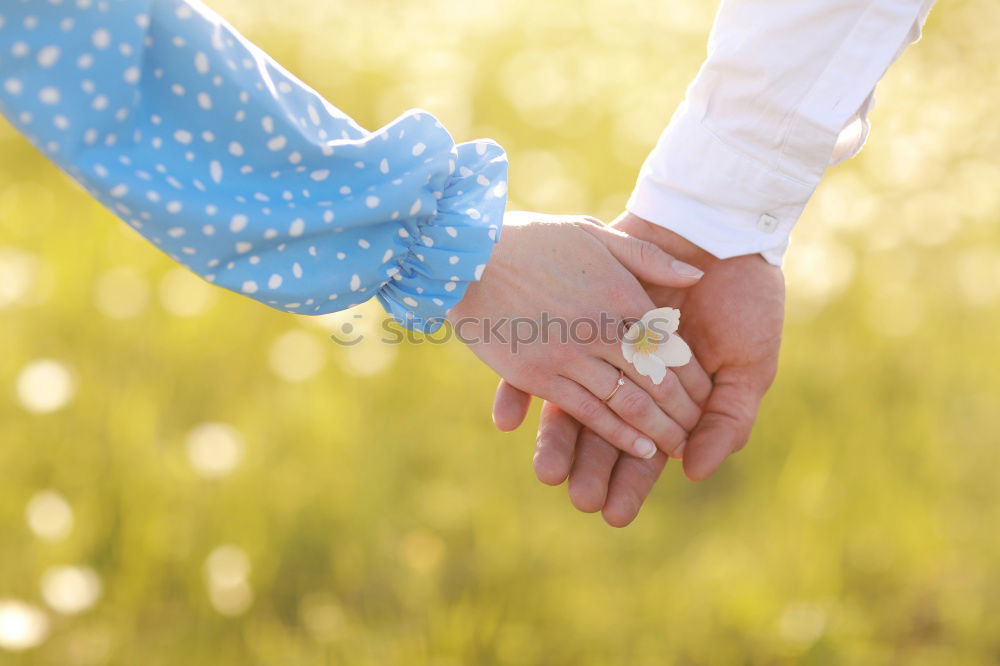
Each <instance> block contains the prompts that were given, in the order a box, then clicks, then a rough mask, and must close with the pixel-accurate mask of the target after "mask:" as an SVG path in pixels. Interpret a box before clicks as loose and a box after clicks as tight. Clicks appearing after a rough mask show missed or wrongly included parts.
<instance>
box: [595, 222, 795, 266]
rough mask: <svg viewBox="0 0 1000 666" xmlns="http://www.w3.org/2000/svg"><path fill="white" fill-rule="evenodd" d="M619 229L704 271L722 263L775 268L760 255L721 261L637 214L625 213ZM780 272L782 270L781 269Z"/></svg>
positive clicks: (676, 234) (740, 256)
mask: <svg viewBox="0 0 1000 666" xmlns="http://www.w3.org/2000/svg"><path fill="white" fill-rule="evenodd" d="M612 224H613V225H614V226H615V227H616V228H617V229H620V230H621V231H624V232H625V233H627V234H629V235H630V236H635V237H636V238H641V239H642V240H646V241H649V242H651V243H654V244H656V245H657V246H659V247H660V248H661V249H662V250H663V251H665V252H667V253H668V254H670V255H672V256H673V257H675V258H677V259H680V260H681V261H683V262H685V263H688V264H692V265H694V266H697V267H698V268H700V269H702V270H707V269H709V268H711V267H712V266H715V265H717V264H719V263H722V262H735V261H740V262H746V261H750V262H754V263H756V262H761V263H763V264H767V265H768V266H771V267H772V268H773V267H774V266H773V265H772V264H770V263H769V262H768V261H767V260H766V259H764V257H762V256H761V255H760V254H757V253H753V254H746V255H739V256H735V257H730V258H727V259H720V258H719V257H717V256H715V255H714V254H712V253H711V252H709V251H708V250H706V249H704V248H702V247H700V246H698V245H695V244H694V243H692V242H691V241H689V240H688V239H687V238H684V237H683V236H681V235H680V234H678V233H677V232H675V231H671V230H670V229H667V228H666V227H663V226H661V225H659V224H656V223H655V222H650V221H649V220H646V219H644V218H641V217H639V216H638V215H636V214H635V213H630V212H628V211H625V212H624V213H622V214H621V215H620V216H619V217H618V218H617V219H616V220H615V221H614V222H613V223H612ZM779 271H780V269H779Z"/></svg>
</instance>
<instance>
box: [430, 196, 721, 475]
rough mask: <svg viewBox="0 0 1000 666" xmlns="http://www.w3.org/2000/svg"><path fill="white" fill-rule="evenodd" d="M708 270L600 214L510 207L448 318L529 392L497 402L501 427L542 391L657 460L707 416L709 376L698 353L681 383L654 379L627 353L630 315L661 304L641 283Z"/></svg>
mask: <svg viewBox="0 0 1000 666" xmlns="http://www.w3.org/2000/svg"><path fill="white" fill-rule="evenodd" d="M637 278H638V279H637ZM699 278H700V271H698V270H697V269H695V268H693V267H692V266H690V265H688V264H685V263H682V262H679V261H677V260H675V259H674V258H673V257H671V256H670V255H668V254H667V253H665V252H664V251H662V250H661V249H659V248H658V247H656V246H655V245H653V244H652V243H648V242H646V241H643V240H640V239H637V238H632V237H630V236H627V235H626V234H624V233H622V232H620V231H616V230H613V229H609V228H607V227H605V226H604V225H602V224H599V223H597V222H596V221H594V220H591V219H587V218H579V217H573V218H569V217H554V216H542V215H535V214H526V213H519V214H512V215H508V216H507V218H506V220H505V224H504V229H503V235H502V237H501V239H500V242H499V244H498V245H497V247H496V249H495V250H494V253H493V256H492V258H491V259H490V262H489V264H488V265H487V267H486V270H485V272H484V274H483V276H482V279H481V280H480V281H478V282H475V283H472V284H471V285H470V286H469V290H468V292H467V294H466V296H465V297H464V298H463V300H462V301H461V302H460V303H459V304H458V306H456V307H455V308H453V309H452V311H451V313H450V314H449V316H448V319H449V321H451V323H452V325H453V326H454V327H455V330H456V333H457V334H458V336H459V337H461V338H462V339H463V340H465V341H467V342H468V343H469V345H470V347H471V348H472V350H473V351H474V352H475V353H476V355H478V356H479V358H480V359H481V360H483V361H484V362H485V363H487V364H488V365H489V366H490V367H492V368H493V369H494V370H496V371H497V372H498V373H499V374H500V375H501V376H502V377H504V378H505V379H506V380H507V381H508V382H509V384H510V386H512V387H516V388H517V389H520V392H515V393H513V394H512V397H511V399H509V400H500V401H499V402H498V407H497V409H496V410H495V412H494V420H495V421H496V422H497V425H498V426H499V427H500V428H501V429H511V428H513V427H516V426H517V425H518V424H519V423H520V422H521V420H523V418H524V412H525V411H526V410H527V405H528V402H529V401H530V395H529V394H533V395H538V396H540V397H542V398H544V399H546V400H548V401H550V402H552V403H554V404H556V405H559V406H560V407H561V408H562V409H564V410H565V412H566V413H567V414H569V415H571V416H572V417H573V418H575V419H577V420H578V421H579V422H581V423H583V424H585V425H586V426H587V427H589V428H591V429H592V430H593V431H594V432H595V433H598V434H599V435H600V436H601V438H602V439H603V440H604V441H606V442H608V445H609V446H613V447H615V448H616V449H618V450H621V451H623V452H625V453H627V454H629V455H631V456H635V457H638V458H651V457H653V456H654V455H655V454H656V453H657V451H658V450H660V451H664V452H667V453H671V452H674V451H676V450H677V449H679V448H680V447H681V446H682V445H683V443H684V442H685V441H686V440H687V433H688V431H689V430H690V429H691V428H692V427H693V426H694V425H695V423H697V421H698V418H699V417H700V415H701V410H700V408H699V407H698V404H697V400H696V399H694V398H692V396H702V397H704V395H706V394H707V392H708V388H709V386H710V381H709V378H708V375H707V374H706V373H705V372H704V371H703V370H701V368H700V366H698V364H697V363H696V362H693V361H692V363H690V364H688V366H686V367H685V368H682V369H680V370H681V372H680V373H678V374H677V375H676V376H675V377H678V378H679V380H678V381H671V382H663V383H661V384H659V385H654V384H653V383H652V382H651V381H650V380H649V378H648V377H644V376H642V375H640V374H639V373H638V372H636V370H635V368H634V367H633V366H632V365H631V364H629V363H627V362H626V361H625V359H624V358H623V356H622V351H621V337H620V336H621V334H622V333H623V332H624V329H625V325H624V322H625V321H626V320H638V319H639V318H640V317H641V316H642V315H643V314H644V313H646V312H647V311H649V310H651V309H653V307H654V306H653V302H652V301H651V300H650V298H649V296H647V294H646V292H645V291H644V290H643V288H642V285H640V283H639V281H638V280H642V281H643V282H645V283H647V284H650V285H657V286H660V287H665V288H671V289H684V288H688V287H691V286H692V285H694V284H697V282H698V280H699ZM532 323H534V324H535V328H534V330H531V324H532ZM526 333H527V335H526ZM515 341H516V344H518V345H519V347H518V348H517V349H516V350H515V349H514V348H513V345H514V343H515ZM620 378H623V379H624V380H625V381H624V383H623V384H621V385H619V384H618V382H619V379H620Z"/></svg>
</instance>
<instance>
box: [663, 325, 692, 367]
mask: <svg viewBox="0 0 1000 666" xmlns="http://www.w3.org/2000/svg"><path fill="white" fill-rule="evenodd" d="M655 354H656V357H657V358H659V359H660V360H661V361H663V363H664V365H666V366H667V367H669V368H676V367H678V366H681V365H687V364H688V363H689V362H690V361H691V348H690V347H688V344H687V343H686V342H684V340H682V339H681V336H679V335H677V334H676V333H674V334H673V335H671V336H670V338H669V339H668V340H667V341H666V342H665V343H664V344H662V345H660V346H659V347H658V348H657V349H656V352H655Z"/></svg>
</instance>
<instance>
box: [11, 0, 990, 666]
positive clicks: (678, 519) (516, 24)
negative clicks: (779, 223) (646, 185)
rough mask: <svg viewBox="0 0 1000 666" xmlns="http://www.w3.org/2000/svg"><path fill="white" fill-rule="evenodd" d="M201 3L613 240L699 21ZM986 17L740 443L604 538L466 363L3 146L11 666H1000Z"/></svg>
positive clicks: (353, 110)
mask: <svg viewBox="0 0 1000 666" xmlns="http://www.w3.org/2000/svg"><path fill="white" fill-rule="evenodd" d="M210 4H211V5H212V6H213V7H214V8H215V9H217V10H218V11H220V12H221V13H222V14H223V15H224V16H226V17H227V18H228V19H229V20H230V21H231V22H233V23H234V24H235V25H236V26H237V27H238V28H240V29H241V30H243V31H244V32H245V33H246V34H247V35H248V36H249V37H250V38H251V39H253V40H255V41H256V42H257V43H258V44H259V45H260V46H262V47H263V48H264V49H265V50H267V51H269V52H270V53H272V54H273V55H274V56H275V57H276V58H277V59H278V60H279V61H280V62H282V63H283V64H285V65H286V66H287V67H288V68H289V69H291V70H292V71H293V72H295V73H296V74H297V75H299V76H300V77H301V78H303V79H304V80H305V81H306V82H307V83H309V84H310V85H312V86H313V87H315V88H316V89H318V90H319V91H320V92H321V93H323V94H324V95H326V96H327V97H328V98H329V99H331V100H332V101H333V102H334V103H335V104H336V105H338V106H340V107H341V108H342V109H344V110H345V111H347V112H348V113H350V114H351V115H353V116H354V117H355V118H357V119H358V120H359V121H360V122H361V123H362V124H363V125H365V126H367V127H369V128H374V127H376V126H379V125H381V124H384V123H386V122H388V121H390V120H391V119H393V118H394V117H395V116H396V115H398V114H399V113H400V112H401V111H402V110H404V109H405V108H408V107H413V106H422V107H425V108H427V109H430V110H431V111H433V112H434V113H435V114H437V115H438V116H439V117H440V118H441V119H442V120H443V121H444V122H445V124H446V125H447V126H448V127H449V128H450V130H451V131H452V132H453V134H454V135H455V136H456V138H457V139H460V140H465V139H471V138H475V137H480V136H490V137H493V138H495V139H497V140H498V141H499V142H500V143H501V144H503V145H504V146H505V147H506V148H507V149H508V150H509V152H510V156H511V177H512V180H511V196H512V206H514V207H523V208H529V209H536V210H540V211H545V212H587V213H591V214H595V215H598V216H601V217H604V218H606V219H610V218H612V217H614V216H615V215H616V214H617V213H618V212H619V211H620V210H621V208H622V207H623V205H624V203H625V200H626V198H627V195H628V193H629V190H630V188H631V186H632V183H633V180H634V178H635V175H636V173H637V171H638V167H639V165H640V163H641V161H642V159H643V158H644V156H645V155H646V153H647V151H648V150H649V149H650V148H651V146H652V145H653V143H654V142H655V140H656V137H657V135H658V133H659V131H660V130H661V129H662V127H663V126H664V124H665V123H666V121H667V120H668V118H669V116H670V114H671V113H672V111H673V109H674V107H675V106H676V104H677V103H678V102H679V101H680V99H681V97H682V94H683V91H684V87H685V86H686V85H687V83H688V82H689V81H690V79H691V78H692V76H693V75H694V73H695V71H696V70H697V67H698V65H699V64H700V62H701V59H702V55H703V53H704V48H705V41H706V36H707V31H708V29H709V27H710V25H711V21H712V16H713V12H714V3H705V2H697V1H695V0H686V1H676V2H663V1H659V0H546V1H544V2H537V1H533V0H504V1H503V2H486V1H484V0H420V1H412V2H408V1H403V0H391V1H390V0H336V1H333V0H324V1H320V0H283V1H282V2H280V3H271V2H264V1H263V0H252V1H251V0H213V1H212V2H210ZM998 26H1000V6H998V5H997V4H996V2H994V1H993V0H952V1H951V2H942V3H940V6H939V7H938V8H937V9H936V11H935V12H934V13H932V15H931V19H930V21H929V23H928V26H927V30H926V33H925V38H924V40H923V42H921V43H920V44H918V45H916V46H915V47H913V48H911V49H910V50H909V51H908V52H907V53H906V55H905V56H904V58H903V60H902V61H901V62H900V63H899V64H898V65H897V66H896V67H895V68H894V69H893V70H892V71H891V73H890V75H889V77H888V78H887V79H886V80H885V81H884V83H883V85H882V86H881V87H880V89H879V101H878V105H877V108H876V110H875V112H874V114H873V123H874V131H873V134H872V138H871V140H870V141H869V144H868V146H867V148H866V149H865V151H864V152H863V153H862V154H861V156H860V157H858V158H856V159H854V160H852V161H850V162H848V163H846V164H845V165H842V166H840V167H837V168H836V169H834V170H832V171H831V172H830V174H829V176H828V178H827V179H826V181H825V182H824V184H823V185H822V186H821V188H820V190H819V192H818V193H817V195H816V197H815V199H814V200H813V202H812V203H811V205H810V206H809V208H808V211H807V213H806V215H805V217H804V219H803V220H802V222H801V224H800V226H799V229H798V231H797V232H796V235H795V238H794V243H793V247H792V249H791V252H790V258H789V261H788V265H787V276H788V282H789V293H790V300H789V306H788V314H789V321H788V326H787V331H786V338H785V340H786V341H785V346H784V352H783V359H782V367H781V372H780V374H779V378H778V382H777V384H776V385H775V387H774V389H773V390H772V391H771V393H770V395H769V397H768V399H767V400H766V402H765V405H764V408H763V410H762V412H761V415H760V419H759V425H758V427H757V430H756V433H755V435H754V438H753V441H752V442H751V444H750V446H749V447H748V448H747V449H746V450H745V451H744V452H743V453H741V454H740V455H738V456H736V457H735V458H733V459H732V460H731V461H730V462H729V463H728V464H727V465H726V466H725V467H724V469H723V470H722V471H721V472H720V473H719V474H718V475H717V476H716V477H714V478H713V479H712V480H710V481H708V482H706V483H702V484H699V485H695V484H692V483H689V482H687V481H686V480H685V479H684V478H683V476H682V475H681V474H680V470H679V467H678V466H676V465H671V466H668V468H667V470H666V472H665V473H664V476H663V479H662V481H661V483H660V484H659V486H658V487H657V489H656V490H655V492H654V494H653V496H652V498H651V499H650V501H649V504H648V505H647V507H646V508H645V510H644V511H643V513H642V514H641V515H640V517H639V519H638V521H637V522H636V523H635V524H633V525H632V526H631V527H629V528H628V529H626V530H614V529H611V528H609V527H607V526H605V525H604V524H603V523H602V521H601V520H600V518H599V517H598V516H589V515H583V514H579V513H577V512H576V511H574V510H573V509H572V508H571V506H570V504H569V501H568V498H567V496H566V493H565V489H562V488H560V489H553V488H549V487H545V486H542V485H541V484H539V483H538V482H537V481H536V480H535V479H534V476H533V473H532V470H531V464H530V461H531V453H532V445H533V441H534V432H533V430H532V428H531V427H530V426H527V427H525V428H524V429H523V430H522V431H520V432H519V433H517V434H514V435H501V434H499V433H497V432H495V431H494V430H493V428H492V426H491V424H490V419H489V407H490V403H491V399H492V390H493V387H494V382H495V378H494V377H493V375H492V373H491V372H490V371H489V370H487V369H486V368H485V367H484V366H481V365H479V364H478V363H477V361H476V360H475V359H474V357H473V356H472V355H471V354H470V353H469V352H468V351H467V350H466V349H464V348H463V347H462V346H461V345H460V344H457V343H451V344H447V345H429V344H411V345H406V346H395V347H390V346H386V345H381V344H378V343H371V344H369V343H367V342H366V343H362V344H360V345H357V346H355V347H343V346H338V345H335V344H333V343H332V342H331V341H330V340H329V339H328V337H327V336H328V334H329V332H330V331H337V330H341V328H342V326H343V324H344V323H345V322H346V323H351V325H352V326H362V327H364V326H374V325H376V324H377V321H378V311H377V309H375V310H373V309H371V308H367V309H365V310H364V312H365V317H363V318H362V319H360V320H356V319H352V318H351V314H348V315H343V316H339V317H338V316H333V317H326V318H320V319H315V320H310V319H306V318H296V317H293V316H289V315H286V314H281V313H278V312H273V311H270V310H268V309H266V308H264V307H263V306H260V305H258V304H256V303H254V302H251V301H249V300H247V299H244V298H242V297H239V296H236V295H233V294H229V293H227V292H223V291H219V290H216V289H215V288H214V287H210V286H207V285H205V284H203V283H201V282H199V281H198V280H197V279H195V278H194V277H192V276H190V275H189V274H188V273H187V272H186V271H184V270H183V269H181V268H179V267H177V266H176V265H175V264H173V263H172V262H171V261H170V260H169V259H167V258H165V257H164V256H162V255H160V254H159V253H158V252H157V251H156V250H154V249H153V248H152V247H151V246H148V245H147V244H146V243H145V242H144V241H143V240H142V239H141V238H140V237H139V236H138V235H136V234H135V233H134V232H133V231H131V230H130V229H129V228H128V227H127V226H125V225H123V224H121V223H120V222H118V221H116V220H115V219H114V218H113V217H112V216H111V215H110V214H109V213H107V212H105V211H104V210H103V209H101V208H100V207H99V206H98V205H97V204H95V203H94V202H92V201H90V200H89V199H88V198H87V196H86V195H85V194H83V193H82V192H81V191H80V190H78V189H77V188H76V187H75V186H73V185H72V184H71V183H70V182H69V181H68V180H67V179H66V178H65V177H63V176H62V175H61V174H60V173H59V172H58V171H57V170H56V169H55V168H54V167H52V166H51V165H49V164H48V163H47V162H46V161H45V160H44V159H43V158H42V157H41V156H40V155H39V154H37V153H36V152H35V151H34V150H33V149H32V148H31V147H30V146H29V145H28V144H27V143H26V142H25V141H24V140H23V139H21V138H20V137H19V136H17V135H16V134H15V133H14V132H13V131H12V130H11V129H10V128H9V126H7V125H6V124H2V123H0V470H2V478H3V482H2V484H0V663H4V664H45V665H49V664H52V665H59V666H76V665H79V666H89V665H101V664H116V665H117V664H122V665H129V666H131V665H134V664H144V665H145V666H155V665H157V664H170V665H174V664H185V665H189V664H281V665H286V664H350V665H351V666H366V665H369V664H371V665H376V664H377V665H380V666H382V665H386V664H407V665H408V664H434V665H436V666H459V665H463V666H464V665H469V664H544V665H546V666H556V665H562V664H573V665H581V666H586V665H590V664H595V665H597V664H600V665H609V664H629V665H630V666H631V665H644V664H667V663H674V664H737V663H742V664H781V663H804V664H906V665H922V664H935V665H936V664H949V665H954V664H986V663H997V662H1000V529H998V526H1000V490H998V488H1000V483H998V477H1000V465H998V463H1000V416H998V414H1000V352H998V348H997V342H998V340H1000V162H998V158H997V155H998V154H1000V121H998V120H997V111H996V110H997V108H1000V60H998V58H997V53H998V52H1000V27H998ZM533 422H534V417H532V420H531V421H530V422H529V423H533Z"/></svg>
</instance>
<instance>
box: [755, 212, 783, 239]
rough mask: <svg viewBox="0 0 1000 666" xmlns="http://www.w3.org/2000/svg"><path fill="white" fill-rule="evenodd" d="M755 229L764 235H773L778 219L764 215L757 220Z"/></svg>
mask: <svg viewBox="0 0 1000 666" xmlns="http://www.w3.org/2000/svg"><path fill="white" fill-rule="evenodd" d="M757 228H758V229H759V230H760V231H763V232H764V233H766V234H770V233H774V230H775V229H777V228H778V218H776V217H774V216H773V215H768V214H767V213H765V214H764V215H761V216H760V219H759V220H757Z"/></svg>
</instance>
